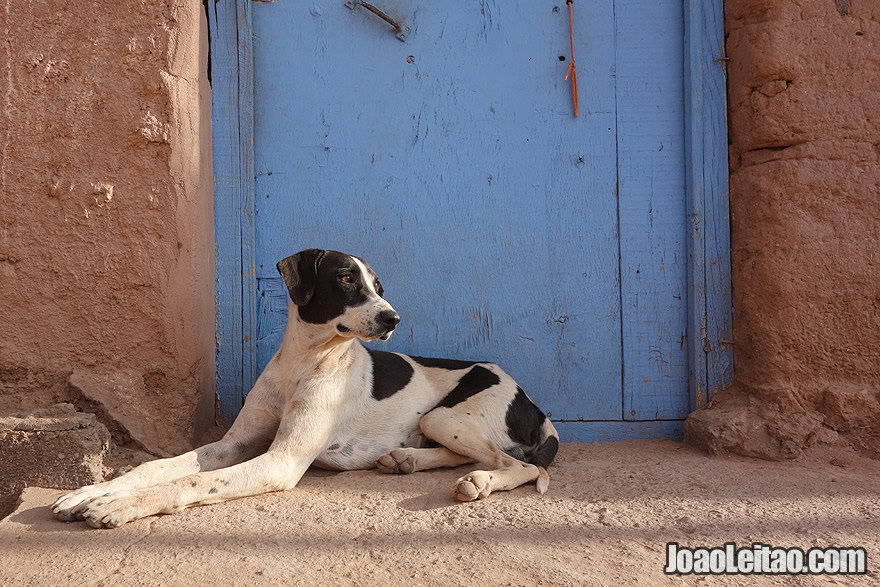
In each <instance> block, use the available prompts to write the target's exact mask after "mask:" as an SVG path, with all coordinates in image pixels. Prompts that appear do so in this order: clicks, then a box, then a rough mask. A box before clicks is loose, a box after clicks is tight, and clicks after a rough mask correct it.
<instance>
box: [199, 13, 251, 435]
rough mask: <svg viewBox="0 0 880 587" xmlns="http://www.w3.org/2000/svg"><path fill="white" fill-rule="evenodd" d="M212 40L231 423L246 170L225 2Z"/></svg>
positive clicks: (218, 236)
mask: <svg viewBox="0 0 880 587" xmlns="http://www.w3.org/2000/svg"><path fill="white" fill-rule="evenodd" d="M207 12H208V26H209V32H210V36H211V73H212V79H211V107H212V109H211V125H212V137H213V156H214V254H215V257H216V277H215V280H216V281H215V290H214V292H215V304H216V313H217V320H216V352H215V374H216V389H217V397H218V402H219V409H220V413H221V415H222V416H223V417H224V418H225V419H226V421H227V423H230V422H231V421H232V420H233V419H234V417H235V415H237V414H238V410H239V409H240V408H241V403H242V399H243V398H244V393H243V390H242V340H243V336H242V272H241V247H242V242H241V215H240V213H239V212H240V210H241V201H242V196H243V195H242V184H241V177H242V169H241V139H240V134H239V132H240V129H239V125H238V124H237V123H232V122H231V121H238V119H239V97H238V96H239V82H238V77H239V57H238V34H239V22H238V7H237V2H236V0H220V1H219V2H216V3H211V4H210V5H209V7H208V11H207Z"/></svg>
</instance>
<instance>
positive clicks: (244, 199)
mask: <svg viewBox="0 0 880 587" xmlns="http://www.w3.org/2000/svg"><path fill="white" fill-rule="evenodd" d="M252 4H253V3H252V2H251V1H250V0H238V72H239V74H238V104H239V106H238V124H239V131H238V133H239V144H240V149H239V159H240V163H239V168H240V169H241V175H240V176H241V203H240V206H241V272H242V284H241V285H242V317H241V324H242V325H241V329H242V334H243V339H242V344H243V349H242V356H241V362H242V370H241V373H242V390H243V391H244V394H245V395H247V393H248V391H250V389H251V388H252V387H253V386H254V383H255V382H256V381H257V374H258V371H257V361H256V351H257V349H256V307H257V303H256V293H257V279H256V270H255V251H256V232H255V228H254V227H255V224H254V222H255V212H254V148H253V145H254V99H253V96H254V79H253V69H254V66H253V53H254V50H253V46H254V44H253V27H252V15H253V8H252ZM259 369H260V370H262V366H260V367H259Z"/></svg>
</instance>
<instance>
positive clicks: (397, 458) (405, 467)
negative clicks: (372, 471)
mask: <svg viewBox="0 0 880 587" xmlns="http://www.w3.org/2000/svg"><path fill="white" fill-rule="evenodd" d="M376 468H377V469H379V470H380V471H382V472H383V473H398V474H403V475H406V474H409V473H412V472H413V471H414V470H415V462H414V461H413V457H412V455H411V454H410V453H409V451H407V450H403V449H399V448H397V449H394V450H392V451H391V452H389V453H387V454H384V455H382V456H381V457H379V458H378V459H376Z"/></svg>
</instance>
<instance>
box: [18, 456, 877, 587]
mask: <svg viewBox="0 0 880 587" xmlns="http://www.w3.org/2000/svg"><path fill="white" fill-rule="evenodd" d="M467 470H468V468H467V467H460V468H458V469H453V470H439V471H433V472H423V473H415V474H413V475H409V476H386V475H382V474H379V473H377V472H376V471H358V472H348V473H341V474H335V473H325V472H318V471H314V472H309V473H308V474H307V475H306V477H305V478H304V479H303V480H302V482H301V483H300V485H299V486H298V487H297V488H296V489H293V490H290V491H287V492H283V493H276V494H271V495H263V496H258V497H253V498H247V499H242V500H239V501H235V502H229V503H225V504H217V505H213V506H206V507H200V508H194V509H191V510H187V511H185V512H182V513H180V514H176V515H173V516H162V517H153V518H148V519H144V520H139V521H136V522H133V523H131V524H128V525H126V526H124V527H122V528H120V529H117V530H92V529H90V528H88V527H87V526H85V525H84V524H83V523H72V524H65V523H62V522H58V521H56V520H54V519H53V518H52V517H51V515H50V513H49V510H48V508H47V507H46V506H47V505H48V504H50V503H51V502H52V500H53V499H54V497H55V496H56V495H58V494H59V491H58V490H47V489H38V488H33V489H28V490H26V491H25V493H24V495H23V498H22V503H21V504H20V505H19V507H18V509H17V510H16V511H15V512H13V513H12V514H11V515H10V516H8V517H7V518H5V519H4V520H3V521H2V522H0V584H2V585H50V584H51V585H72V584H77V585H82V584H88V585H228V584H236V585H262V584H308V585H325V584H326V585H413V584H435V585H534V584H538V585H655V584H656V585H668V584H671V585H679V584H686V585H692V584H714V585H734V584H753V583H754V584H771V583H772V584H785V585H837V584H851V583H855V584H863V585H878V584H880V568H878V567H877V564H878V563H877V562H876V561H878V560H880V532H878V530H880V461H875V460H870V459H864V458H860V457H858V456H857V455H855V454H854V453H834V454H832V453H828V452H825V453H812V454H808V455H806V456H805V457H804V458H802V459H800V460H799V461H796V462H785V463H773V462H767V461H759V460H752V459H746V458H742V457H709V456H707V455H705V454H703V453H701V452H697V451H696V450H694V449H692V448H689V447H687V446H685V445H682V444H680V443H676V442H670V441H650V440H642V441H629V442H613V443H593V444H564V445H563V446H562V449H561V450H560V454H559V457H558V459H557V461H556V462H555V463H554V464H553V466H552V467H551V469H550V475H551V481H550V491H549V492H548V493H547V494H546V495H545V496H540V495H539V494H538V493H537V492H536V491H535V489H534V486H527V487H521V488H519V489H517V490H515V491H512V492H509V493H497V494H493V495H491V496H490V497H489V498H488V499H486V500H485V501H481V502H473V503H467V504H461V503H456V502H455V501H454V500H453V498H452V493H451V488H452V484H453V481H454V480H455V479H456V478H457V477H459V476H460V475H462V474H464V473H465V472H467ZM668 541H677V542H680V543H682V544H684V545H712V546H715V545H718V546H720V545H722V544H723V543H725V542H729V541H735V542H736V543H737V544H738V545H743V544H748V543H750V542H753V541H754V542H763V543H765V544H772V545H779V546H799V547H801V548H809V547H811V546H817V545H821V546H827V545H844V546H853V545H860V546H864V547H865V548H866V549H867V552H868V569H869V573H868V575H867V576H861V577H801V576H797V577H786V578H778V577H777V578H770V577H752V578H748V577H734V576H722V577H693V576H691V577H685V578H682V577H668V576H665V575H664V574H663V572H662V569H663V566H664V564H665V543H666V542H668Z"/></svg>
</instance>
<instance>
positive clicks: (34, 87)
mask: <svg viewBox="0 0 880 587" xmlns="http://www.w3.org/2000/svg"><path fill="white" fill-rule="evenodd" d="M0 17H2V19H3V20H2V29H3V33H4V37H5V40H6V42H5V43H4V45H3V49H2V50H0V63H2V65H0V67H2V71H3V76H2V81H0V87H2V90H0V93H2V96H3V98H2V100H3V111H2V116H0V125H2V126H0V140H2V141H3V147H2V162H0V183H2V186H0V189H2V195H3V206H2V209H0V299H2V300H3V303H2V304H0V324H3V337H2V338H0V410H11V409H21V408H30V407H36V406H45V405H49V404H51V403H54V402H57V401H62V400H67V399H69V398H68V395H69V394H70V393H71V392H70V390H69V388H68V386H67V383H66V382H67V378H68V376H69V375H70V373H71V372H72V371H73V370H75V369H84V370H93V371H96V372H112V371H116V370H125V371H126V372H133V373H137V374H138V375H139V377H142V378H143V381H144V386H143V387H142V388H139V391H137V392H136V393H135V392H131V391H130V390H120V391H119V392H120V393H123V394H125V393H130V395H129V397H128V398H127V399H128V401H131V402H132V403H133V404H138V403H143V402H145V401H146V400H150V401H151V402H152V403H153V404H159V405H161V406H162V411H163V412H164V413H162V414H159V415H158V417H162V418H167V419H169V421H172V422H174V434H175V435H178V436H179V437H180V438H181V439H182V442H186V441H188V440H189V439H190V437H191V434H192V427H193V424H194V422H195V421H196V420H198V422H200V423H208V422H209V421H210V420H211V418H212V417H213V400H212V398H213V346H214V341H213V333H214V309H213V308H214V304H213V276H214V260H213V194H212V185H211V177H212V172H211V144H210V90H209V88H208V86H207V80H206V79H205V75H204V72H205V71H206V65H207V30H206V24H205V20H204V15H203V14H202V4H201V2H198V1H195V0H189V1H186V2H177V3H173V2H170V1H159V2H145V1H141V2H115V1H109V0H93V1H90V2H86V3H77V2H62V1H60V0H25V1H20V2H11V0H5V6H4V8H3V10H0ZM156 398H161V401H156ZM197 411H198V413H199V417H198V418H196V416H195V414H196V413H197Z"/></svg>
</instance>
